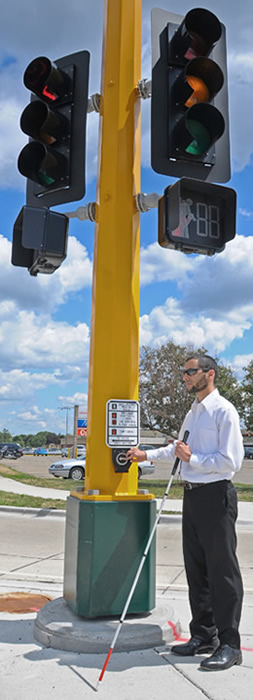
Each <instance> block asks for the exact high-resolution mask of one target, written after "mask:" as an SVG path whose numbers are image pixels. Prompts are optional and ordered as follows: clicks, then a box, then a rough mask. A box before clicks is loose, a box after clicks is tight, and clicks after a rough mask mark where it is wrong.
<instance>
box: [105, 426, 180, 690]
mask: <svg viewBox="0 0 253 700" xmlns="http://www.w3.org/2000/svg"><path fill="white" fill-rule="evenodd" d="M188 437H189V430H186V431H185V433H184V437H183V442H185V443H186V442H187V440H188ZM179 462H180V459H179V457H176V459H175V462H174V465H173V468H172V471H171V475H170V478H169V481H168V484H167V488H166V490H165V492H164V496H163V498H162V502H161V505H160V508H159V510H158V513H157V516H156V519H155V522H154V525H153V527H152V530H151V532H150V535H149V538H148V541H147V544H146V547H145V550H144V552H143V556H142V558H141V561H140V564H139V567H138V569H137V573H136V575H135V578H134V581H133V584H132V587H131V590H130V592H129V595H128V597H127V600H126V603H125V607H124V610H123V612H122V615H121V618H120V620H119V624H118V627H117V629H116V632H115V635H114V637H113V640H112V643H111V646H110V649H109V651H108V654H107V657H106V660H105V663H104V665H103V668H102V671H101V673H100V676H99V679H98V681H97V685H96V690H98V688H99V685H100V683H101V682H102V680H103V676H104V672H105V670H106V667H107V665H108V662H109V659H110V657H111V655H112V652H113V649H114V647H115V644H116V641H117V639H118V636H119V633H120V629H121V625H122V624H123V622H124V619H125V616H126V614H127V610H128V607H129V605H130V602H131V600H132V597H133V594H134V591H135V588H136V586H137V583H138V580H139V578H140V574H141V572H142V569H143V566H144V564H145V560H146V558H147V554H148V552H149V548H150V545H151V542H152V539H153V537H154V533H155V531H156V528H157V525H158V522H159V518H160V515H161V512H162V510H163V507H164V503H165V501H166V498H167V496H168V493H169V490H170V487H171V483H172V480H173V476H174V475H175V473H176V471H177V468H178V465H179Z"/></svg>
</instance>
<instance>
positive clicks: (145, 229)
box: [0, 0, 253, 434]
mask: <svg viewBox="0 0 253 700" xmlns="http://www.w3.org/2000/svg"><path fill="white" fill-rule="evenodd" d="M154 5H155V3H154V1H151V0H143V3H142V13H143V32H142V33H143V40H142V53H143V60H142V77H143V78H144V77H146V78H148V79H150V78H151V8H152V7H153V6H154ZM158 6H159V7H160V8H161V9H167V10H168V11H170V12H175V13H179V14H181V15H185V13H186V12H187V11H188V10H189V9H191V8H192V7H194V4H192V3H188V2H185V1H183V0H170V2H168V0H161V2H160V3H158ZM197 6H198V5H197ZM201 6H202V7H205V8H207V9H209V10H211V11H212V12H214V13H215V14H217V15H218V17H219V19H220V20H221V22H223V23H224V24H225V26H226V28H227V44H228V76H229V101H230V138H231V154H232V178H231V180H230V181H229V182H228V183H227V185H228V186H231V187H233V188H234V189H235V190H236V192H237V228H236V230H237V236H236V238H235V239H234V240H233V241H231V242H230V243H229V244H228V245H227V246H226V249H225V251H224V252H223V253H221V254H219V255H216V256H215V257H213V258H207V257H206V256H186V255H183V254H182V253H179V252H176V251H170V250H163V249H162V248H160V247H159V246H158V244H157V242H156V241H157V211H156V210H152V211H150V212H149V213H148V214H142V215H141V289H140V342H141V344H146V345H147V344H148V345H154V346H156V345H157V344H160V343H164V342H167V341H169V340H173V341H174V342H175V343H180V344H181V343H182V344H185V343H192V344H195V345H196V346H200V345H205V347H206V348H207V349H208V351H209V352H210V353H213V354H217V355H218V356H219V357H220V358H221V359H222V360H223V362H224V363H228V364H231V365H232V366H233V367H234V369H235V370H236V372H237V373H238V376H239V377H241V376H242V368H243V367H244V366H245V365H247V364H248V362H249V361H250V360H251V359H253V344H252V339H253V295H252V291H253V274H252V273H253V238H252V226H253V204H252V180H253V178H252V175H253V157H252V154H253V129H252V111H253V90H252V87H253V85H252V83H253V48H252V46H253V5H252V2H251V0H241V3H240V7H239V8H238V3H236V2H235V0H210V2H209V3H205V2H203V3H201ZM103 13H104V2H103V0H92V1H91V0H85V2H83V0H72V2H71V3H69V2H66V1H65V0H61V1H60V0H54V2H53V3H52V1H50V2H49V0H44V3H43V5H41V2H39V0H33V2H32V0H22V2H21V3H20V2H18V0H9V2H8V3H6V5H5V7H4V12H3V13H2V17H1V26H0V211H1V219H0V429H3V428H4V427H6V428H8V429H9V430H10V432H11V433H12V434H16V433H20V432H22V433H28V432H32V433H35V432H37V431H38V430H53V431H56V432H60V431H63V432H64V429H65V411H61V410H59V409H60V408H61V407H63V406H70V407H71V406H74V404H78V405H80V407H82V409H83V410H84V409H85V405H86V401H87V379H88V362H89V328H90V312H91V282H92V257H93V241H94V225H93V224H92V223H90V222H80V221H78V220H77V219H72V220H70V228H69V244H68V256H67V259H66V261H65V262H64V263H63V265H62V266H61V268H60V269H59V270H58V271H57V272H55V273H54V274H53V275H52V276H48V277H47V276H46V275H45V276H44V275H38V277H35V278H34V277H31V276H30V275H29V273H28V272H27V271H26V270H25V269H22V268H14V267H13V266H11V263H10V258H11V239H12V228H13V224H14V221H15V219H16V217H17V215H18V212H19V211H20V209H21V207H22V205H23V204H24V203H25V179H24V178H23V177H22V176H21V175H20V174H19V173H18V171H17V166H16V162H17V157H18V154H19V152H20V150H21V148H22V147H23V145H25V138H24V134H22V132H21V131H20V129H19V118H20V115H21V113H22V110H23V109H24V107H25V105H26V104H27V102H28V98H29V96H28V92H27V91H26V90H25V88H24V87H23V82H22V76H23V72H24V70H25V68H26V66H27V64H28V63H29V62H30V61H31V60H32V59H33V58H34V57H36V56H39V55H46V56H48V57H49V58H50V59H51V60H53V59H54V58H58V57H60V56H63V55H65V54H67V53H71V52H73V51H78V50H81V49H87V50H89V51H90V53H91V68H90V87H89V94H92V93H94V92H99V91H100V72H101V52H102V29H103ZM98 123H99V117H98V115H97V114H95V113H92V114H90V115H88V129H87V162H86V176H87V188H86V194H85V197H84V200H83V201H80V202H77V203H72V204H71V205H69V204H68V205H63V206H62V207H59V208H58V209H59V210H61V211H64V210H65V211H69V210H74V209H75V208H76V207H77V206H80V205H85V204H86V203H87V202H90V201H94V200H95V192H96V173H97V141H98ZM173 182H174V180H173V179H172V178H168V177H164V176H162V175H158V174H156V173H155V172H153V171H152V169H151V166H150V100H146V101H142V182H141V190H142V191H143V192H147V193H148V192H157V193H159V194H161V195H162V194H163V190H164V188H165V187H166V186H167V185H168V184H172V183H173ZM71 416H72V412H70V418H69V420H70V421H71V420H72V418H71Z"/></svg>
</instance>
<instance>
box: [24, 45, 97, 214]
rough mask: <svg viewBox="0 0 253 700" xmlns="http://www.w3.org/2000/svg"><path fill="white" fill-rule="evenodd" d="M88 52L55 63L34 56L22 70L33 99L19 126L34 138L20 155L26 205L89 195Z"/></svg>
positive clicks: (49, 204) (44, 57)
mask: <svg viewBox="0 0 253 700" xmlns="http://www.w3.org/2000/svg"><path fill="white" fill-rule="evenodd" d="M89 56H90V54H89V52H88V51H80V52H78V53H74V54H71V55H69V56H64V57H63V58H60V59H57V60H56V61H55V62H54V64H52V63H51V61H50V60H49V59H48V58H47V57H46V56H39V57H38V58H35V59H34V60H33V61H31V63H30V64H29V65H28V66H27V68H26V70H25V73H24V84H25V86H26V87H27V88H28V90H30V92H31V102H30V104H29V105H28V106H27V107H26V108H25V109H24V111H23V113H22V115H21V120H20V126H21V129H22V131H24V133H25V134H27V135H28V136H29V137H30V139H29V143H28V144H27V145H26V146H25V147H24V148H23V149H22V151H21V153H20V155H19V158H18V169H19V171H20V172H21V173H22V175H24V176H25V177H26V178H27V197H26V203H27V204H28V205H31V206H33V207H50V206H53V205H56V204H62V203H64V202H72V201H75V200H79V199H81V198H82V197H83V196H84V194H85V139H86V115H87V104H88V80H89Z"/></svg>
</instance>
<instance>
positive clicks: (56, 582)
mask: <svg viewBox="0 0 253 700" xmlns="http://www.w3.org/2000/svg"><path fill="white" fill-rule="evenodd" d="M3 481H4V482H5V486H6V488H5V489H3V483H2V482H3ZM27 489H29V493H30V495H41V494H40V493H38V491H40V492H41V491H42V492H43V493H42V496H43V497H45V496H46V497H49V498H59V497H60V498H62V494H63V492H60V491H58V490H56V489H49V490H48V489H42V488H40V489H38V488H37V487H30V486H27V485H22V484H21V483H18V482H14V481H13V480H12V479H5V478H1V477H0V490H6V491H12V492H19V493H20V492H23V493H24V492H25V493H28V491H27ZM52 494H53V495H52ZM66 496H67V494H66V492H65V497H66ZM159 503H160V502H158V507H159ZM181 506H182V502H181V501H175V500H169V499H168V501H167V502H166V507H165V510H166V511H167V510H170V511H171V510H172V511H175V512H176V513H177V514H176V515H171V516H170V515H162V516H161V520H160V524H159V526H158V538H157V539H158V547H157V549H158V557H157V558H158V563H157V604H159V605H161V604H162V605H163V606H164V609H166V608H167V607H168V608H169V607H170V606H172V607H173V609H174V611H175V619H176V618H177V619H179V620H180V625H181V633H180V639H179V638H178V634H177V632H176V630H175V627H173V621H172V619H170V620H168V619H167V620H166V619H165V621H164V623H165V624H169V625H170V628H171V630H172V638H173V637H174V640H175V641H181V639H187V638H188V637H189V630H188V623H189V619H190V613H189V606H188V596H187V586H186V581H185V575H184V571H183V566H182V554H181V547H180V539H179V538H180V531H181V516H180V513H181ZM0 510H1V513H0V515H1V519H0V525H1V538H0V542H1V552H2V551H3V543H4V541H5V538H4V533H7V529H6V526H8V536H9V541H11V538H12V540H13V535H12V529H11V523H13V525H14V524H15V523H17V528H19V520H22V522H23V523H25V524H28V523H30V526H31V531H32V534H33V537H32V538H31V539H29V537H28V538H27V539H26V540H25V542H24V543H23V546H22V537H21V534H20V542H21V544H20V542H17V540H16V543H15V542H14V545H15V547H16V549H15V551H16V552H17V554H16V557H17V559H16V560H15V561H14V560H13V561H12V562H11V569H10V568H9V572H10V571H11V572H12V573H11V578H10V576H9V577H8V575H7V574H5V573H4V570H3V565H2V570H1V572H0V592H2V591H4V590H5V591H6V590H8V591H9V592H10V591H15V590H24V591H29V590H30V591H31V590H35V591H36V590H37V591H40V592H41V593H44V594H50V593H51V595H52V596H53V597H55V598H58V597H61V596H62V575H63V548H64V525H65V517H64V514H63V511H60V512H59V511H39V510H36V509H34V510H33V511H30V512H29V513H28V514H26V512H23V513H22V509H8V508H4V507H2V508H1V509H0ZM10 511H11V512H10ZM10 519H11V520H10ZM252 526H253V504H251V503H239V520H238V541H239V550H240V564H241V568H242V573H243V578H244V586H245V598H244V608H243V615H242V622H241V635H242V649H243V664H242V665H241V666H234V667H233V668H232V669H230V670H228V671H223V672H219V673H210V672H209V673H207V672H205V671H201V670H200V667H199V663H200V661H201V658H203V657H200V656H196V657H190V658H182V659H180V657H177V656H176V655H173V654H171V652H170V649H169V648H167V647H166V646H163V647H160V648H157V647H156V648H153V649H145V650H139V651H134V652H129V651H128V652H118V653H117V644H116V646H115V650H114V652H113V654H112V656H111V659H110V661H109V664H108V667H107V670H106V672H105V675H104V678H103V681H102V683H101V685H100V687H99V690H98V692H99V694H100V696H101V698H103V700H119V698H120V700H132V698H134V700H158V699H159V700H170V698H171V700H205V699H208V700H238V698H240V700H250V697H251V692H252V691H251V690H250V688H251V684H252V677H253V565H252V562H253V545H252ZM38 528H40V530H41V532H44V537H43V540H42V544H43V548H42V544H41V541H40V540H39V537H38V532H39V530H38ZM58 531H59V532H60V539H59V538H58V536H57V533H58ZM6 537H7V534H6ZM7 542H8V540H7ZM36 544H37V547H36ZM14 545H13V546H14ZM24 545H25V546H24ZM7 549H8V546H7ZM42 549H43V551H42ZM35 552H36V555H35ZM54 552H55V554H54ZM11 556H13V552H11V551H7V553H6V561H5V570H6V571H8V567H7V563H8V558H9V557H11ZM32 557H33V559H34V563H33V562H31V559H32ZM0 561H3V560H1V559H0ZM15 562H16V563H15ZM31 570H32V571H34V572H35V573H34V577H33V579H31V575H30V573H28V572H31ZM20 572H21V573H20ZM49 573H51V582H50V580H49ZM15 577H16V578H15ZM36 617H37V614H36V612H34V613H30V614H25V615H24V614H23V615H17V614H8V613H0V622H1V624H0V654H1V656H0V658H1V662H0V684H1V700H33V698H36V700H44V699H45V697H48V698H49V699H50V700H70V699H71V697H72V695H73V696H74V695H75V696H76V697H78V698H79V699H80V700H82V698H84V699H85V700H86V699H87V700H89V698H92V697H94V692H95V689H96V684H97V680H98V677H99V675H100V672H101V669H102V667H103V664H104V662H105V658H106V656H105V655H104V654H82V653H81V654H77V653H72V652H64V651H58V650H56V649H50V648H45V647H41V646H40V644H39V643H37V642H36V641H35V639H34V637H33V624H34V620H35V619H36ZM84 624H85V620H84ZM168 646H170V645H168ZM108 651H109V649H108Z"/></svg>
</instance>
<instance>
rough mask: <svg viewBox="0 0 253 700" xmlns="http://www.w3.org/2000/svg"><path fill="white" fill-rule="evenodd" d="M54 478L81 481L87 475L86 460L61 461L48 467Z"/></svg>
mask: <svg viewBox="0 0 253 700" xmlns="http://www.w3.org/2000/svg"><path fill="white" fill-rule="evenodd" d="M48 471H49V474H52V476H62V477H63V478H64V479H74V481H81V479H83V478H84V474H85V459H78V458H77V459H60V460H59V462H54V463H53V464H50V467H48Z"/></svg>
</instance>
